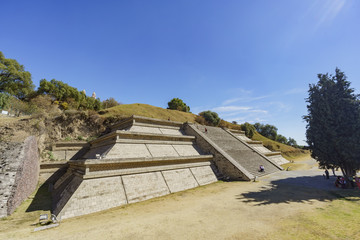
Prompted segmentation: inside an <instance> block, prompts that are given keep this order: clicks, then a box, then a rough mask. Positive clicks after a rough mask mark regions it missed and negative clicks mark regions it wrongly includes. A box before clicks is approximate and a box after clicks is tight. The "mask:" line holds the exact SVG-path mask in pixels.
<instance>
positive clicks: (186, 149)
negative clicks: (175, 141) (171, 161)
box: [173, 145, 200, 156]
mask: <svg viewBox="0 0 360 240" xmlns="http://www.w3.org/2000/svg"><path fill="white" fill-rule="evenodd" d="M173 147H174V148H175V150H176V152H177V153H178V154H179V155H180V156H198V155H200V154H199V152H198V151H197V150H196V149H195V148H194V146H193V145H173Z"/></svg>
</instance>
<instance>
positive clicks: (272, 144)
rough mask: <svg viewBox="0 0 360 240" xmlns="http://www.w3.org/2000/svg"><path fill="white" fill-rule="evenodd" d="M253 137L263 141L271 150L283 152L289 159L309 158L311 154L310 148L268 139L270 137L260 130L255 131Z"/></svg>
mask: <svg viewBox="0 0 360 240" xmlns="http://www.w3.org/2000/svg"><path fill="white" fill-rule="evenodd" d="M252 139H253V140H256V141H262V142H263V145H264V146H265V147H267V148H268V149H270V150H271V151H276V152H281V153H282V155H283V157H285V158H286V159H288V160H293V159H296V158H302V157H306V158H307V157H309V155H310V151H309V150H303V149H299V148H294V147H292V146H289V145H286V144H282V143H279V142H276V141H273V140H271V139H268V138H266V137H264V136H262V135H261V134H260V133H258V132H255V134H254V136H253V138H252Z"/></svg>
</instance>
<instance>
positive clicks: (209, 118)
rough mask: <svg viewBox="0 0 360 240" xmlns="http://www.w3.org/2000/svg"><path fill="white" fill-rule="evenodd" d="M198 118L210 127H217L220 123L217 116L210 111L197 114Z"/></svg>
mask: <svg viewBox="0 0 360 240" xmlns="http://www.w3.org/2000/svg"><path fill="white" fill-rule="evenodd" d="M199 115H200V116H202V117H203V118H204V119H205V121H206V123H207V124H208V125H210V126H215V127H216V126H218V125H219V123H220V118H219V115H218V114H217V113H216V112H212V111H204V112H201V113H199Z"/></svg>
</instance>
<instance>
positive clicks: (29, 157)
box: [0, 136, 39, 217]
mask: <svg viewBox="0 0 360 240" xmlns="http://www.w3.org/2000/svg"><path fill="white" fill-rule="evenodd" d="M37 149H38V148H37V142H36V138H35V137H33V136H31V137H28V138H27V139H26V140H25V141H24V143H1V144H0V152H1V156H0V160H1V163H0V164H1V166H0V217H5V216H7V215H10V214H12V213H13V212H14V211H15V209H16V208H17V207H18V206H19V205H20V204H21V203H22V202H23V201H24V200H25V199H26V198H27V197H28V196H29V195H30V194H31V193H32V192H33V191H34V190H35V189H36V186H37V181H38V177H39V155H38V150H37Z"/></svg>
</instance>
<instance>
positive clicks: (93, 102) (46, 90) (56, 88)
mask: <svg viewBox="0 0 360 240" xmlns="http://www.w3.org/2000/svg"><path fill="white" fill-rule="evenodd" d="M37 93H38V94H47V95H49V96H51V98H52V99H53V100H55V101H56V103H57V104H59V105H60V107H61V108H62V109H64V110H67V109H90V110H96V111H98V110H100V109H101V102H100V99H95V98H92V97H87V96H86V95H85V93H83V92H79V91H78V90H77V89H76V88H74V87H71V86H69V85H68V84H66V83H63V82H62V81H58V80H55V79H52V80H51V81H50V82H49V81H47V80H46V79H42V80H41V81H40V87H39V89H38V91H37Z"/></svg>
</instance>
